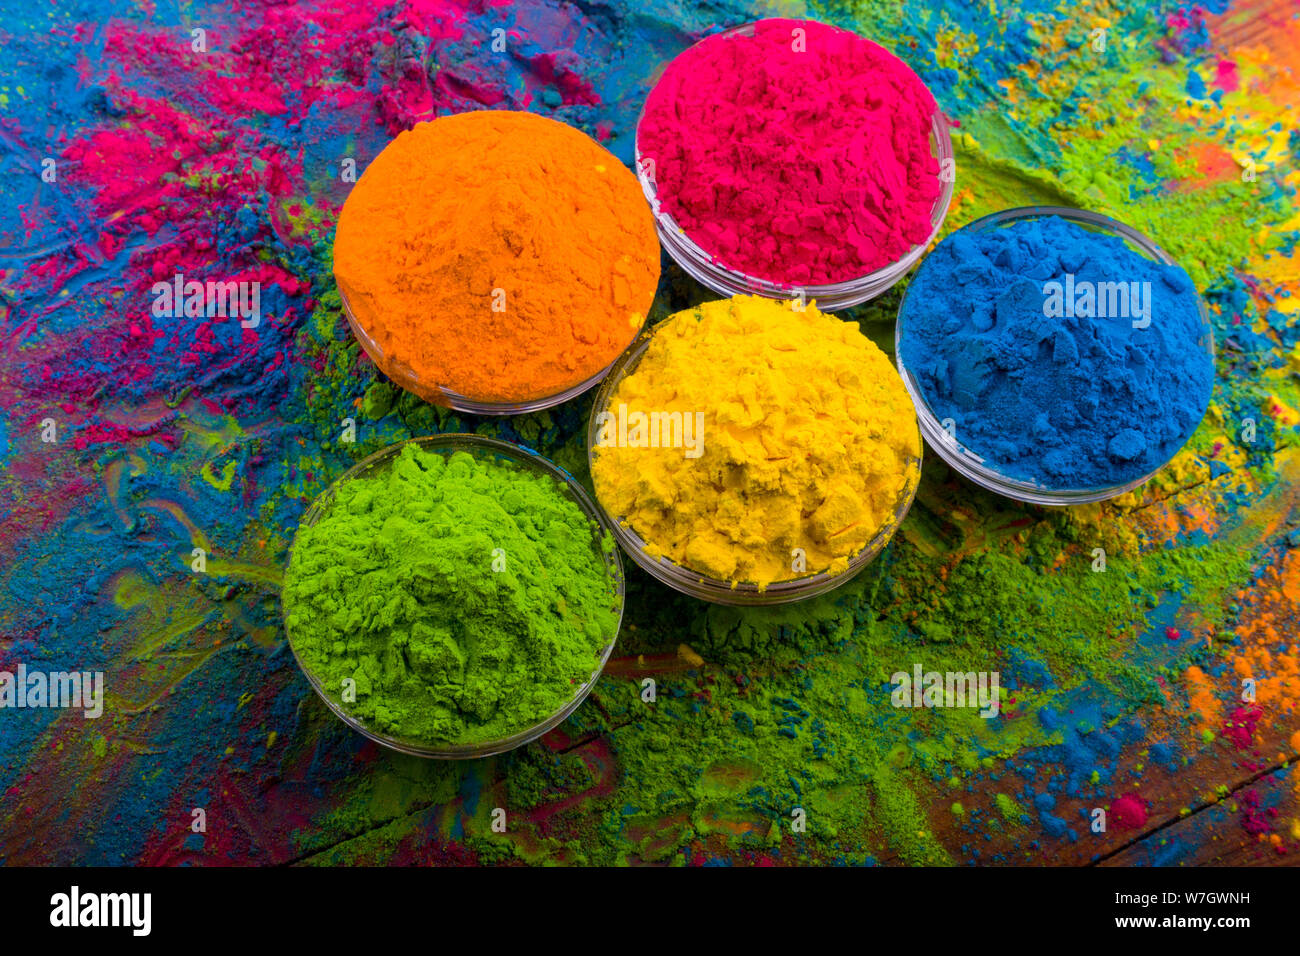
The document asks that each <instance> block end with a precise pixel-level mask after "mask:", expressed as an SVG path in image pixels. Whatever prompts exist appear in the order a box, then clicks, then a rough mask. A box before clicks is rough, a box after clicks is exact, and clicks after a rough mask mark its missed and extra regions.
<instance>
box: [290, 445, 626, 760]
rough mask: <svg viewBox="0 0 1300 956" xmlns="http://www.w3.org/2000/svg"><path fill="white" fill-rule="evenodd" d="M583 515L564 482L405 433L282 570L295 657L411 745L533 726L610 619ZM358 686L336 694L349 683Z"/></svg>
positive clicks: (585, 674)
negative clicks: (425, 446)
mask: <svg viewBox="0 0 1300 956" xmlns="http://www.w3.org/2000/svg"><path fill="white" fill-rule="evenodd" d="M592 528H593V525H592V523H591V522H590V520H589V519H588V518H587V517H586V516H585V515H584V514H583V513H582V511H581V510H580V509H579V508H578V506H577V505H576V504H574V503H573V501H571V500H570V499H569V498H567V497H566V496H565V493H564V491H563V489H562V488H561V486H560V485H559V484H558V482H557V481H556V480H555V479H553V478H551V477H550V476H547V475H543V474H539V473H536V472H533V471H530V470H525V469H523V468H522V467H518V466H515V465H512V464H510V463H508V462H504V461H500V460H492V459H486V458H484V459H480V458H477V457H474V456H472V455H470V454H468V453H466V452H463V451H458V452H456V453H454V454H452V455H450V456H449V457H444V456H443V455H442V454H439V453H438V452H435V451H428V450H422V449H420V448H419V447H417V446H416V445H413V444H408V445H406V446H405V447H404V448H402V450H401V451H400V452H399V453H398V454H397V456H396V457H395V458H394V459H393V462H392V465H391V467H390V468H389V469H387V470H386V471H383V472H381V473H374V472H369V473H363V474H362V475H361V476H360V477H357V478H355V479H353V480H351V481H348V482H344V483H343V484H341V485H340V487H339V489H338V493H337V495H336V497H335V499H334V501H333V503H332V505H331V507H330V508H329V510H328V512H327V513H326V514H325V515H324V516H323V517H322V518H321V519H320V520H319V521H318V522H317V523H316V524H314V525H311V526H304V527H303V528H302V529H301V530H300V532H299V535H298V538H297V540H296V542H295V544H294V549H293V556H292V560H291V563H290V565H289V568H288V570H287V571H286V573H285V580H284V608H285V614H286V620H287V622H288V628H289V633H290V635H291V638H292V641H293V649H294V652H295V653H296V654H297V656H298V659H299V661H300V662H301V664H302V666H303V668H304V669H305V670H306V671H307V672H308V673H309V674H311V675H313V676H314V677H315V679H316V681H317V683H318V684H319V685H320V686H321V687H322V688H324V690H325V692H326V693H327V694H328V695H329V696H330V698H331V699H332V700H333V701H334V702H335V704H336V705H339V706H340V707H342V709H343V710H344V711H345V712H347V713H349V714H351V715H353V716H355V717H356V718H357V719H358V720H360V721H361V722H362V723H363V724H365V725H367V726H369V727H371V728H373V729H374V730H376V731H378V732H380V733H382V734H384V735H387V736H390V737H393V738H396V739H399V740H406V741H419V742H429V743H442V742H450V743H473V742H480V741H490V740H497V739H500V738H502V737H506V736H510V735H512V734H516V733H519V732H522V731H524V730H527V729H528V728H529V727H531V726H533V725H535V724H536V723H538V722H539V721H541V720H544V719H545V718H547V717H549V716H550V715H551V714H553V713H555V712H556V711H557V710H559V709H560V708H561V707H562V706H563V705H564V704H566V703H567V702H568V701H570V700H571V699H572V698H573V696H574V694H575V692H576V691H577V689H578V687H579V686H580V685H581V684H583V683H585V682H586V681H587V680H588V679H590V677H591V676H592V673H593V672H594V671H595V670H596V668H597V667H598V666H599V664H600V659H601V655H602V653H603V651H604V649H605V647H606V646H608V645H609V643H610V642H611V641H612V640H613V639H614V636H615V633H616V631H617V629H618V622H619V611H618V596H617V592H616V590H615V588H614V585H613V582H612V581H611V578H610V576H609V574H608V572H607V570H606V564H605V560H604V556H603V554H602V549H603V550H604V551H609V550H610V549H612V548H613V541H612V539H611V538H610V537H609V535H608V534H606V535H605V536H604V541H603V543H602V545H601V548H597V547H595V546H594V543H593V532H592ZM349 678H350V679H352V680H354V681H355V682H356V685H355V687H356V701H355V703H343V702H342V701H341V692H342V690H343V688H344V683H343V682H344V681H345V680H346V679H349Z"/></svg>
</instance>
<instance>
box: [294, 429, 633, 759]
mask: <svg viewBox="0 0 1300 956" xmlns="http://www.w3.org/2000/svg"><path fill="white" fill-rule="evenodd" d="M409 444H416V445H419V446H420V448H421V449H422V450H424V451H432V452H437V453H439V454H442V455H444V456H450V455H452V454H454V453H455V452H458V451H464V452H468V453H469V454H471V455H473V456H475V457H476V458H480V459H493V460H496V461H505V462H509V463H510V464H512V465H513V466H515V467H518V468H520V469H522V470H526V471H532V472H534V473H536V474H540V475H546V476H547V477H549V478H553V479H554V480H555V481H556V482H557V483H558V484H559V486H560V487H561V488H562V489H563V490H564V492H565V493H566V495H567V497H568V498H569V500H570V501H572V502H573V503H574V504H576V505H577V506H578V508H579V510H580V511H581V512H582V513H583V514H584V515H585V516H586V517H587V519H588V521H589V522H590V523H591V531H592V548H593V549H594V550H595V551H596V553H598V554H599V555H600V556H601V557H602V558H603V560H604V562H605V568H606V570H607V571H608V576H609V581H610V584H611V593H612V594H613V595H614V597H615V601H614V603H613V604H612V605H611V607H614V608H616V609H617V611H618V623H617V624H616V626H615V636H614V637H613V638H612V639H611V640H610V642H609V644H608V645H606V647H605V649H604V651H603V652H602V653H601V656H600V661H599V663H598V664H597V665H596V669H595V670H593V671H592V673H591V677H590V678H589V679H588V680H587V681H586V682H584V683H583V684H582V685H581V686H580V687H578V688H577V690H576V691H575V692H574V694H573V697H572V698H570V699H569V701H568V702H567V703H565V705H564V706H563V707H561V708H560V709H559V710H557V711H555V712H554V713H553V714H551V715H550V716H548V717H546V718H544V719H543V720H540V721H538V722H537V723H535V724H533V725H532V726H531V727H525V728H523V729H521V730H519V731H518V732H517V733H514V734H512V735H510V736H509V737H501V738H498V739H496V740H489V741H475V742H473V743H451V742H445V741H444V742H437V743H429V742H428V741H421V740H410V739H404V738H398V737H392V736H389V735H387V734H383V733H380V732H379V731H377V730H374V729H373V728H371V727H369V726H367V725H366V724H365V723H363V722H362V721H361V720H360V719H359V718H357V717H355V716H353V715H352V714H349V713H348V712H347V710H346V709H345V708H344V705H343V704H342V703H341V702H339V701H336V700H335V699H334V698H333V697H332V696H331V695H330V694H329V693H327V692H326V690H325V688H324V687H323V686H322V685H321V683H320V680H319V679H318V678H317V676H316V675H315V674H314V673H312V672H311V671H310V670H308V669H307V668H306V667H305V666H304V665H303V662H302V658H301V657H299V656H298V650H297V648H296V647H294V636H293V632H292V629H291V628H290V627H289V615H288V614H287V613H286V612H285V608H284V592H283V591H281V596H280V616H281V619H282V620H283V621H284V630H285V637H286V638H287V639H288V641H289V649H290V650H291V651H292V652H293V657H294V660H295V661H296V662H297V664H298V669H299V670H301V671H302V673H303V674H304V675H305V676H306V678H307V681H308V683H310V684H311V686H312V689H314V690H315V691H316V693H317V694H318V695H319V696H320V699H321V700H323V701H324V702H325V705H326V706H327V707H329V709H330V710H332V711H333V712H334V713H335V714H337V715H338V716H339V717H340V718H341V719H342V720H343V722H344V723H346V724H347V725H348V726H349V727H351V728H352V729H353V730H355V731H357V733H359V734H362V735H363V736H365V737H368V738H369V739H371V740H373V741H374V742H375V743H377V744H381V745H383V746H385V747H388V748H389V749H391V750H397V751H400V752H401V753H405V754H412V755H414V756H418V757H436V758H440V759H444V760H463V759H469V758H473V757H490V756H492V755H494V754H499V753H505V752H506V751H507V750H513V749H515V748H516V747H522V746H523V745H524V744H526V743H531V742H532V741H534V740H536V739H537V738H538V737H540V736H542V734H544V733H546V732H547V731H549V730H553V729H554V728H555V727H558V726H559V725H560V724H561V723H563V722H564V720H565V719H566V718H567V717H568V716H569V715H570V714H572V713H573V712H574V711H575V710H577V709H578V705H579V704H581V703H582V702H583V700H584V699H586V697H587V695H588V694H589V693H591V689H592V688H593V687H594V686H595V685H596V681H597V680H599V679H600V675H601V672H602V671H603V670H604V669H605V664H606V663H607V662H608V661H609V655H610V653H611V652H612V651H613V650H614V644H615V643H616V642H617V640H618V627H619V626H620V625H621V624H622V621H623V598H624V594H625V588H624V579H623V564H622V561H621V560H620V559H619V556H618V549H617V548H610V549H608V550H606V549H604V548H602V547H601V541H602V539H603V538H604V536H605V533H606V532H608V531H610V530H611V529H610V527H609V525H608V523H607V522H606V520H605V517H604V513H603V512H602V511H601V510H600V509H599V508H597V507H596V505H595V504H594V503H593V502H592V500H591V498H590V497H588V495H587V493H586V492H585V491H584V490H583V489H582V486H581V485H579V484H578V482H577V480H576V479H575V478H574V477H573V476H572V475H570V474H569V473H568V472H567V471H565V470H564V469H563V468H560V467H559V466H558V465H556V464H554V463H553V462H550V461H548V460H547V459H545V458H543V457H541V456H540V455H538V454H536V453H534V452H532V451H530V450H528V449H527V448H524V447H522V446H520V445H514V444H511V443H510V442H505V441H499V440H497V439H495V438H484V437H483V436H481V435H466V434H447V435H430V436H427V437H424V438H410V439H407V440H406V441H401V442H397V443H396V444H393V445H389V446H388V447H387V448H383V449H380V450H379V451H377V452H375V453H374V454H373V455H371V456H370V457H368V458H365V459H363V460H362V461H360V462H358V463H357V464H355V465H353V466H352V467H351V468H349V469H348V470H347V471H346V472H344V473H343V475H342V476H340V477H339V478H338V479H337V480H335V481H334V483H333V484H331V485H330V486H329V487H328V488H326V489H325V490H324V491H323V492H321V494H320V496H319V497H317V498H316V500H315V501H314V502H312V504H311V506H310V507H309V508H308V509H307V511H306V513H305V514H304V515H303V516H302V520H301V521H300V522H299V526H298V531H297V532H295V534H294V538H293V542H292V544H290V546H289V560H288V564H289V565H292V563H293V553H294V549H295V548H296V547H297V544H298V536H299V534H301V532H302V528H304V527H310V526H311V525H314V524H315V523H316V522H317V521H319V520H320V519H321V518H322V517H324V516H325V514H326V513H327V512H328V511H329V509H330V506H331V505H332V504H333V503H334V496H335V495H336V494H338V491H339V488H341V487H342V486H343V485H344V484H346V483H347V482H349V481H352V480H353V479H356V478H359V477H362V476H364V475H371V474H373V473H375V472H378V471H382V470H384V469H386V468H388V467H389V466H390V465H391V463H392V460H393V459H394V458H395V457H396V456H397V454H398V453H399V452H400V451H401V450H402V449H403V448H404V447H406V446H407V445H409Z"/></svg>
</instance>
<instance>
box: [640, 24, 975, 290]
mask: <svg viewBox="0 0 1300 956" xmlns="http://www.w3.org/2000/svg"><path fill="white" fill-rule="evenodd" d="M823 26H829V24H823ZM832 29H836V30H839V29H840V28H839V27H832ZM841 32H844V33H848V32H850V31H847V30H841ZM753 34H754V24H753V23H747V24H745V25H743V26H739V27H734V28H732V29H730V30H724V31H723V32H721V33H714V34H710V35H709V36H707V37H705V38H704V39H702V40H700V41H699V42H698V43H696V44H694V45H693V46H691V47H688V48H687V49H686V50H685V51H683V53H682V54H678V55H679V56H681V55H684V54H685V53H688V52H690V51H691V50H694V49H695V48H696V47H698V46H700V45H701V44H704V43H708V42H710V41H715V40H717V39H718V38H719V37H731V36H753ZM854 36H857V34H854ZM860 39H864V40H865V39H866V38H865V37H860ZM867 42H872V41H867ZM671 68H672V64H671V63H670V64H669V66H668V69H671ZM665 72H666V71H665ZM916 81H917V82H918V83H921V79H920V77H917V80H916ZM922 85H924V84H922ZM653 95H654V91H653V90H651V96H653ZM649 102H650V97H646V102H645V103H643V104H642V106H641V113H640V115H639V116H638V117H637V122H636V138H635V143H634V150H635V156H636V163H635V169H636V175H637V179H638V180H639V181H640V182H641V191H642V192H644V193H645V198H646V201H647V202H649V203H650V209H651V211H652V212H653V213H654V217H655V229H656V231H657V232H658V233H659V241H660V243H662V244H663V247H664V248H665V249H667V250H668V255H669V256H671V257H672V259H673V261H674V262H676V263H677V264H678V265H679V266H681V267H682V269H683V271H685V272H686V273H687V275H689V276H691V278H693V279H695V281H697V282H699V283H700V284H701V285H703V286H705V287H707V288H709V289H712V290H713V291H714V292H717V293H719V294H720V295H724V296H731V295H746V294H749V295H761V296H764V297H765V298H769V299H797V298H802V300H803V301H808V302H814V301H815V302H816V303H817V308H819V309H820V310H821V311H823V312H836V311H839V310H841V309H847V308H850V307H852V306H855V305H860V304H862V303H863V302H866V301H867V300H868V299H874V298H875V297H876V296H878V295H880V294H881V293H883V292H885V291H886V290H887V289H889V288H890V287H891V286H892V285H894V284H895V283H896V282H898V280H899V279H901V278H902V277H903V276H905V275H906V274H907V272H908V270H909V269H911V268H912V266H914V265H915V264H916V262H917V260H918V259H920V258H921V256H922V254H923V253H924V252H925V250H926V249H927V248H928V247H929V245H930V243H932V242H934V239H935V237H936V236H937V235H939V230H940V229H941V228H942V227H943V220H944V217H945V216H947V215H948V206H949V205H950V204H951V202H952V194H953V187H954V182H955V178H954V179H953V180H944V179H943V178H942V177H941V178H940V183H941V189H940V192H939V198H938V199H936V200H935V202H934V207H933V208H932V209H931V211H930V223H931V228H930V235H929V237H928V238H927V239H926V240H925V242H922V243H919V244H917V245H915V246H913V247H912V248H911V249H910V250H908V251H907V253H905V254H904V255H903V256H902V258H900V259H897V260H895V261H894V262H891V263H890V264H889V265H886V266H882V267H880V268H879V269H876V270H875V271H874V272H868V273H867V274H866V275H863V276H858V277H857V278H855V279H848V280H846V281H844V282H835V283H831V284H829V285H786V284H783V283H780V282H773V281H772V280H769V279H760V278H758V277H757V276H751V275H746V274H745V273H743V272H740V271H738V270H736V269H731V268H728V267H727V266H725V265H723V264H722V263H721V262H719V261H718V260H717V258H716V257H714V256H713V255H711V254H710V253H708V252H705V251H704V249H702V248H701V247H700V246H699V245H698V244H697V243H696V242H695V240H693V239H692V238H691V237H690V236H689V235H687V233H686V231H685V230H684V229H683V228H682V227H681V226H679V225H678V224H677V221H676V220H675V219H673V217H672V216H671V215H670V214H669V213H668V212H667V211H665V210H664V209H663V208H662V205H661V204H660V202H659V198H658V191H657V187H656V184H655V180H654V179H652V178H650V176H648V175H647V173H646V163H644V162H642V155H641V124H642V121H644V119H645V110H646V106H647V105H648V104H649ZM930 152H931V155H933V156H934V157H935V159H936V160H937V161H938V162H939V167H940V169H941V170H942V168H943V165H944V162H945V161H947V160H953V159H954V154H953V149H952V137H951V136H950V135H949V133H948V124H947V123H946V122H945V120H944V117H943V112H942V111H941V110H937V109H936V110H935V113H934V116H933V117H932V118H931V120H930Z"/></svg>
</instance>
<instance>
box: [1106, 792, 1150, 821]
mask: <svg viewBox="0 0 1300 956" xmlns="http://www.w3.org/2000/svg"><path fill="white" fill-rule="evenodd" d="M1110 822H1111V823H1113V824H1114V825H1115V826H1117V827H1119V828H1120V829H1121V830H1136V829H1137V828H1138V827H1140V826H1143V825H1144V824H1145V823H1146V822H1147V803H1146V801H1145V800H1143V799H1142V798H1141V797H1140V796H1138V795H1137V794H1136V793H1126V794H1124V796H1122V797H1117V798H1116V799H1115V800H1114V802H1112V803H1111V805H1110Z"/></svg>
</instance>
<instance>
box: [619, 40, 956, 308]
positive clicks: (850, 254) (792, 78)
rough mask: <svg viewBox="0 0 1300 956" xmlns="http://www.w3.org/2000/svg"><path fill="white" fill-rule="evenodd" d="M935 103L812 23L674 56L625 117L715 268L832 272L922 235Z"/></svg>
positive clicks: (899, 71) (849, 273)
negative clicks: (638, 109)
mask: <svg viewBox="0 0 1300 956" xmlns="http://www.w3.org/2000/svg"><path fill="white" fill-rule="evenodd" d="M935 109H936V107H935V101H934V97H932V96H931V95H930V92H929V90H927V89H926V88H925V84H923V83H922V82H921V80H920V79H919V78H918V77H917V76H916V74H915V73H913V72H912V71H911V70H910V69H909V68H908V67H907V65H906V64H904V63H903V61H902V60H900V59H898V58H897V57H896V56H894V55H893V54H892V53H890V52H888V51H887V50H885V49H884V48H882V47H880V46H878V45H877V44H875V43H872V42H871V41H870V40H866V39H864V38H862V37H860V36H858V35H856V34H854V33H849V32H848V31H845V30H840V29H837V28H835V27H830V26H827V25H825V24H822V23H816V22H814V21H810V20H785V19H774V20H760V21H758V22H757V23H756V24H754V32H753V35H752V36H749V35H744V34H733V35H729V36H728V35H718V36H714V37H709V38H708V39H706V40H703V41H701V42H700V43H697V44H696V45H695V46H693V47H691V48H690V49H688V50H686V51H685V52H684V53H682V54H681V55H680V56H678V57H677V58H676V59H674V60H673V61H672V63H671V64H670V65H669V66H668V69H667V70H666V71H665V72H664V75H663V78H662V79H660V81H659V82H658V83H657V84H656V85H655V88H654V90H653V91H652V92H651V94H650V98H649V99H648V100H647V102H646V108H645V115H644V116H643V118H642V120H641V123H640V125H639V126H638V127H637V150H638V152H639V154H640V160H641V162H642V163H643V164H644V163H645V161H646V160H651V161H652V162H653V179H654V181H655V187H656V192H657V196H658V198H659V200H660V203H661V205H662V208H663V209H664V210H665V211H666V212H668V213H670V214H671V215H672V217H673V219H674V220H676V222H677V223H678V225H680V226H681V227H682V228H683V229H684V230H685V231H686V234H687V235H688V236H690V237H691V238H692V239H693V240H694V241H695V242H696V243H697V244H698V245H699V246H700V247H701V248H702V249H704V251H705V252H707V253H709V254H710V255H711V256H713V257H714V258H715V259H716V260H717V261H718V263H719V264H721V265H723V266H725V267H727V268H730V269H732V270H738V271H740V272H743V273H745V274H746V275H750V276H754V277H756V278H759V279H765V280H768V281H771V282H776V283H779V284H782V285H800V284H825V283H833V282H843V281H845V280H848V279H854V278H857V277H859V276H862V275H865V274H867V273H869V272H872V271H874V270H876V269H879V268H881V267H883V266H886V265H888V264H889V263H891V262H894V261H895V260H897V259H899V258H901V257H902V256H903V255H905V254H906V253H907V252H908V251H909V250H910V249H911V248H912V247H913V246H915V245H918V244H920V243H923V242H925V241H926V240H928V239H929V237H930V232H931V228H932V224H931V221H930V215H931V212H932V210H933V207H934V203H935V200H936V199H937V198H938V196H939V194H940V191H941V188H940V181H939V165H938V162H937V160H936V159H935V158H934V157H933V156H932V155H931V152H930V130H931V122H932V118H933V116H934V113H935Z"/></svg>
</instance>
